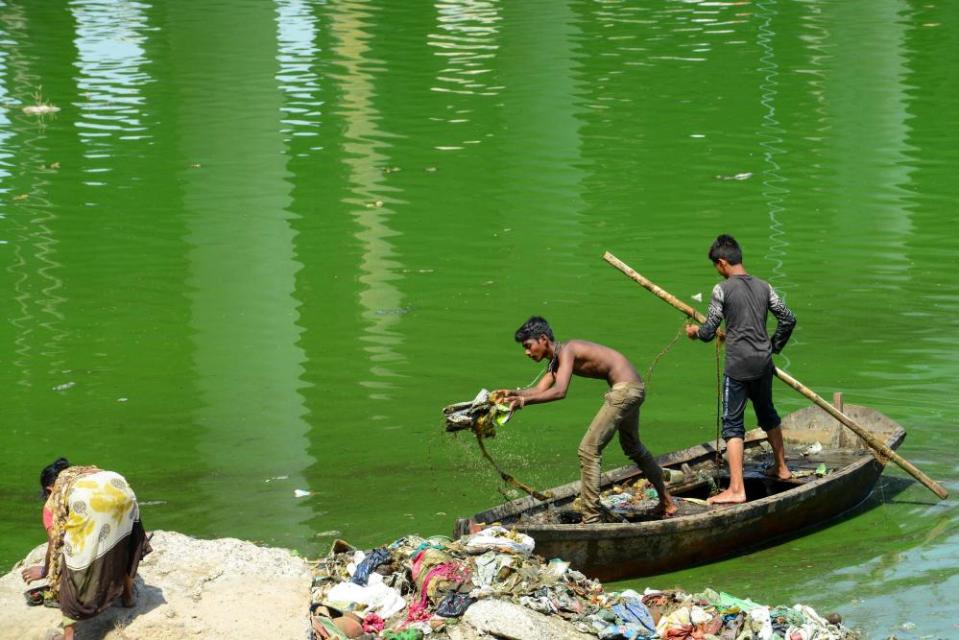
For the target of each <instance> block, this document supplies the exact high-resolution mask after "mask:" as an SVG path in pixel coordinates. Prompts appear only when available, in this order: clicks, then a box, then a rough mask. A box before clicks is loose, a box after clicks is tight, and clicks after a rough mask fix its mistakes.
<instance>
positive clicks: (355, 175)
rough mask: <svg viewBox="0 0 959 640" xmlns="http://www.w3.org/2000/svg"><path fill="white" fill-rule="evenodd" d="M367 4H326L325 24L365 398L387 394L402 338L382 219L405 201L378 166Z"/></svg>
mask: <svg viewBox="0 0 959 640" xmlns="http://www.w3.org/2000/svg"><path fill="white" fill-rule="evenodd" d="M372 11H373V8H372V7H369V6H367V5H364V4H359V3H354V2H343V3H337V4H336V5H334V6H333V7H331V8H330V27H331V29H332V31H333V34H334V37H335V44H334V45H333V52H334V54H335V55H336V58H337V61H338V64H339V66H340V67H342V68H343V73H338V74H336V75H335V80H336V81H337V82H338V83H339V85H340V90H341V92H342V96H341V99H340V103H339V105H338V113H337V115H338V116H339V117H341V118H342V119H343V122H344V125H345V131H344V140H343V143H342V144H343V152H344V162H345V163H346V165H347V167H348V168H349V181H350V183H351V186H352V188H351V193H350V196H349V197H348V198H347V199H346V200H345V201H344V202H345V203H346V204H347V205H348V206H349V208H350V215H352V216H353V217H354V218H355V219H356V221H357V223H358V224H359V226H360V227H361V230H360V231H359V232H357V233H356V238H357V239H358V240H359V241H360V245H361V247H362V257H361V262H360V265H359V271H360V276H359V280H360V282H361V283H362V284H363V289H362V290H361V291H360V292H359V303H360V306H361V307H362V309H363V314H362V317H363V321H364V324H365V326H364V334H365V335H364V336H363V337H362V338H361V340H362V341H363V342H364V343H365V345H366V346H365V347H364V351H365V352H366V354H367V358H368V361H369V373H370V376H371V377H370V378H369V379H367V380H364V381H362V382H361V384H362V385H363V386H364V387H366V388H367V389H369V398H370V399H371V400H390V399H392V397H393V396H392V394H391V389H393V388H394V382H393V380H391V378H395V377H396V376H398V375H399V374H398V373H397V372H396V371H394V369H393V368H392V365H394V364H395V363H397V362H401V361H403V360H404V357H403V356H402V355H401V354H400V353H399V351H397V347H398V346H399V345H400V344H401V343H402V342H403V334H402V333H401V332H400V331H399V330H398V326H397V325H398V324H399V323H400V314H397V313H383V311H389V310H398V309H401V308H403V306H404V305H403V293H402V292H401V291H400V289H399V288H398V287H397V286H396V284H395V282H396V281H398V280H401V279H402V278H403V275H402V273H401V271H402V264H401V263H400V262H399V260H398V257H397V255H396V250H395V249H394V247H393V244H392V242H391V240H390V238H391V237H393V236H396V235H397V234H398V232H397V231H394V230H393V229H392V228H391V227H390V224H389V221H390V218H391V217H392V216H393V215H394V213H395V211H396V210H397V208H399V207H402V206H403V205H404V204H406V203H405V202H404V201H403V200H402V199H401V198H400V197H398V195H397V194H396V190H395V188H393V187H390V186H388V185H387V184H386V179H385V172H388V171H390V170H392V167H393V165H392V163H391V159H390V156H389V154H388V153H387V150H388V149H389V146H390V145H389V143H387V142H386V140H385V138H386V137H387V136H386V135H385V134H384V132H382V131H381V130H380V125H379V120H380V114H379V113H378V112H377V109H376V106H375V104H374V98H375V97H376V86H375V82H374V74H375V73H376V72H377V71H379V70H380V69H381V63H380V62H379V61H377V60H374V59H371V58H369V57H368V54H369V50H370V46H369V39H370V34H369V30H370V22H372V21H373V20H374V17H373V15H374V14H373V13H371V12H372Z"/></svg>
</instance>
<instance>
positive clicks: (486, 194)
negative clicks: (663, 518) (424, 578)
mask: <svg viewBox="0 0 959 640" xmlns="http://www.w3.org/2000/svg"><path fill="white" fill-rule="evenodd" d="M957 57H959V9H957V7H956V5H955V4H954V3H948V2H943V1H941V0H931V1H924V0H919V1H918V2H904V1H891V0H888V1H887V0H880V1H878V2H870V3H867V2H863V1H861V0H852V1H831V2H825V1H824V2H817V1H801V0H789V1H772V0H771V1H766V2H746V1H741V2H711V1H702V2H692V1H675V0H672V1H658V2H652V3H640V2H625V1H618V0H598V1H592V2H589V1H586V0H572V1H570V2H541V1H526V0H524V1H521V2H496V1H484V0H475V1H467V2H453V1H449V2H444V1H438V2H435V3H408V2H386V1H382V0H377V1H375V2H348V1H344V2H330V3H324V2H310V1H305V0H276V1H274V2H267V1H258V2H253V1H250V0H240V1H234V2H226V1H225V0H197V1H194V2H181V1H171V2H148V1H143V2H132V1H124V0H115V1H109V0H101V1H92V0H76V1H73V2H56V1H51V2H39V1H29V0H27V1H22V2H7V1H4V2H2V3H0V106H2V109H0V267H2V268H0V291H2V299H3V322H2V324H0V327H2V328H0V364H2V366H0V388H2V389H3V394H2V416H3V418H2V423H3V426H2V429H0V452H2V455H3V459H4V464H3V473H2V474H0V563H2V565H3V566H4V567H5V568H7V567H9V566H10V565H12V563H14V562H15V561H16V560H17V559H19V558H21V557H22V556H23V555H24V554H25V553H26V551H27V550H28V549H30V548H31V547H32V546H33V545H35V544H38V543H39V542H41V541H42V539H43V531H42V528H41V525H40V503H39V502H38V500H37V492H38V489H39V487H38V484H37V478H38V475H39V471H40V469H41V468H42V467H43V466H44V465H45V464H48V463H49V462H51V461H52V460H53V459H54V458H56V457H57V456H60V455H65V456H67V457H69V458H70V459H71V460H72V461H74V462H77V463H94V464H97V465H99V466H102V467H105V468H110V469H115V470H117V471H119V472H121V473H123V474H124V475H125V476H126V477H127V478H129V479H130V481H131V483H132V484H133V485H134V487H135V489H136V491H137V494H138V496H139V498H140V501H141V504H142V513H143V519H144V522H145V524H146V526H147V528H148V529H153V528H162V529H174V530H178V531H182V532H185V533H189V534H193V535H197V536H206V537H219V536H235V537H240V538H247V539H252V540H256V541H259V542H262V543H264V544H270V545H280V546H288V547H293V548H296V549H298V550H300V551H301V552H302V553H304V554H306V555H311V556H315V555H319V554H321V553H324V552H325V550H326V549H327V548H328V545H329V544H330V542H331V541H332V540H333V539H334V538H335V537H343V538H346V539H348V540H350V541H351V542H353V543H354V544H357V545H359V546H372V545H376V544H381V543H385V542H389V541H391V540H393V539H395V538H397V537H399V536H401V535H403V534H406V533H411V532H418V533H420V534H423V535H430V534H449V533H451V528H452V524H453V520H454V518H455V517H456V516H458V515H468V514H471V513H474V512H476V511H480V510H482V509H484V508H487V507H488V506H491V505H492V504H495V503H497V502H499V501H501V500H502V496H501V495H500V494H499V493H498V488H499V487H500V483H499V481H498V478H497V476H496V475H495V474H494V473H493V472H492V470H491V469H490V468H489V467H488V465H487V464H486V463H485V462H484V461H483V460H482V459H481V458H480V457H479V455H478V451H477V449H476V446H475V442H473V441H471V440H470V438H466V437H464V438H459V439H456V438H452V437H449V436H447V435H446V434H445V433H443V432H442V428H441V420H440V409H441V407H442V406H443V405H445V404H447V403H450V402H455V401H460V400H465V399H469V398H471V397H472V396H473V395H474V394H475V393H476V392H477V391H478V390H479V389H480V388H481V387H491V388H492V387H499V386H519V385H523V384H526V383H527V382H528V381H529V380H530V379H532V378H533V377H534V376H535V375H536V374H537V372H538V369H539V368H538V367H537V366H536V365H534V364H533V363H531V362H530V361H529V360H527V359H525V358H524V357H523V354H522V352H521V349H520V348H519V347H518V346H517V345H516V344H515V343H514V342H513V340H512V334H513V331H514V330H515V329H516V327H517V326H519V324H521V323H522V322H523V321H524V320H525V319H526V318H527V317H528V316H529V315H531V314H542V315H544V316H546V317H547V318H548V319H549V320H550V322H551V323H552V324H553V326H554V327H555V329H556V331H557V333H558V337H559V338H561V339H564V338H570V337H579V338H586V339H591V340H595V341H599V342H603V343H607V344H610V345H611V346H614V347H616V348H619V349H620V350H622V351H623V352H625V353H626V354H628V355H629V356H630V357H631V358H632V359H633V360H634V361H635V362H636V364H637V366H638V368H639V369H640V370H643V371H644V370H645V369H646V367H647V366H648V365H649V364H650V363H651V362H652V360H653V358H654V357H655V356H656V354H658V353H659V352H660V350H662V349H663V347H664V346H665V345H666V344H667V343H668V342H669V341H670V340H671V339H672V337H673V336H674V335H675V334H676V332H677V330H678V329H679V328H680V325H681V324H682V318H681V316H680V314H678V313H677V312H676V311H674V310H672V309H670V308H669V307H668V306H666V305H665V304H663V303H662V302H660V301H658V300H656V299H655V298H654V297H653V296H651V295H649V294H648V293H646V292H645V291H643V290H642V289H640V288H639V287H638V286H636V285H634V284H633V283H631V282H629V281H628V280H627V279H625V278H624V277H623V276H622V275H621V274H619V273H618V272H616V271H614V270H613V269H612V268H611V267H609V266H608V265H606V264H605V263H604V262H603V261H602V260H601V256H602V254H603V251H605V250H609V251H612V252H613V253H615V254H616V255H618V256H619V257H620V258H622V259H623V260H625V261H626V262H628V263H630V264H631V265H632V266H633V267H635V268H636V269H637V270H639V271H640V272H642V273H644V274H645V275H647V276H649V277H650V278H652V279H653V280H654V281H656V282H657V283H659V284H660V285H662V286H663V287H665V288H666V289H668V290H670V291H672V292H674V293H676V294H677V295H678V296H679V297H681V298H683V299H684V300H686V301H688V302H691V303H693V301H692V299H691V296H693V295H695V294H697V293H702V294H703V296H704V297H705V298H706V299H708V296H709V291H710V289H711V288H712V286H713V285H714V284H715V282H716V279H717V276H716V274H715V272H714V271H713V269H712V266H711V264H710V263H709V261H708V260H707V259H706V251H707V249H708V246H709V244H710V242H711V241H712V239H713V238H714V237H715V236H716V235H717V234H718V233H722V232H728V233H732V234H734V235H735V236H737V238H738V239H739V240H740V242H741V243H742V244H743V247H744V251H745V264H746V266H747V268H748V269H749V270H750V271H751V272H753V273H755V274H756V275H759V276H761V277H764V278H767V279H768V280H770V282H771V283H772V284H773V285H774V286H775V287H776V288H777V289H778V290H779V291H780V292H781V293H782V294H783V295H784V297H785V298H786V300H787V302H788V303H789V305H790V306H791V307H792V309H793V310H794V311H795V312H796V315H797V317H798V319H799V323H798V328H797V330H796V332H795V334H794V337H793V339H792V341H791V342H790V344H789V346H788V347H787V349H786V351H785V353H784V354H783V355H782V356H780V358H779V360H778V364H779V365H780V366H781V367H783V368H784V369H786V370H788V371H790V372H791V373H792V374H793V375H794V376H795V377H797V378H798V379H800V380H801V381H803V382H804V383H805V384H807V385H809V386H811V387H813V388H814V389H816V390H817V391H819V392H820V394H822V395H824V396H830V395H831V393H832V392H833V391H835V390H841V391H843V392H844V393H845V398H846V401H847V402H851V403H857V404H864V405H868V406H871V407H873V408H875V409H878V410H880V411H882V412H884V413H886V414H887V415H889V416H890V417H892V418H893V419H895V420H897V421H899V422H900V423H901V424H902V425H903V426H904V427H905V428H906V429H907V431H908V432H909V436H908V438H907V440H906V442H905V444H904V445H903V446H902V448H901V449H900V452H901V453H902V454H903V455H904V456H905V457H906V458H908V459H910V460H911V461H913V462H914V463H915V464H917V465H918V466H919V467H921V468H922V469H923V470H924V471H925V472H926V473H928V474H929V475H930V476H932V477H933V478H935V479H937V480H939V481H940V482H941V483H943V485H944V486H946V488H948V489H949V490H951V492H952V494H953V496H954V497H953V498H951V499H950V500H947V501H944V502H940V501H938V500H937V499H936V498H935V497H934V496H933V494H932V493H930V492H929V491H927V490H926V489H925V488H923V487H922V486H920V485H918V484H917V483H915V482H913V481H911V480H909V479H908V476H906V475H905V474H903V473H902V472H900V471H899V470H898V469H895V468H890V469H888V470H887V471H886V473H885V475H884V479H883V480H882V482H881V483H880V485H879V487H878V488H877V491H876V492H875V494H874V496H873V498H872V499H871V500H870V501H869V504H868V505H867V506H866V508H865V509H863V510H862V512H861V513H859V515H857V516H855V517H853V518H848V519H845V520H844V521H842V522H839V523H837V524H834V525H832V526H829V527H827V528H824V529H821V530H819V531H817V532H815V533H813V534H811V535H807V536H805V537H801V538H798V539H794V540H792V541H788V542H785V543H782V544H778V545H775V546H771V547H769V548H766V549H764V550H761V551H758V552H755V553H752V554H749V555H745V556H741V557H738V558H734V559H731V560H728V561H725V562H722V563H717V564H713V565H709V566H704V567H698V568H693V569H689V570H685V571H682V572H679V573H675V574H670V575H665V576H656V577H651V578H646V579H642V580H637V581H629V582H624V583H619V584H617V585H615V586H626V585H628V586H632V587H635V588H642V587H645V586H652V587H662V588H666V587H672V586H682V587H684V588H686V589H688V590H697V589H700V588H702V587H704V586H712V587H714V588H717V589H723V590H727V591H730V592H732V593H735V594H738V595H740V596H744V597H745V596H749V597H752V598H754V599H756V600H758V601H761V602H769V603H778V602H784V603H792V602H804V603H808V604H811V605H813V606H815V607H817V608H819V609H822V610H827V611H831V610H837V611H839V612H840V613H842V614H843V615H844V616H845V619H846V621H847V622H849V623H851V624H852V625H854V626H859V627H860V628H862V629H864V630H865V631H866V632H867V636H868V637H883V638H885V637H888V636H889V635H891V634H893V633H895V634H896V635H897V637H898V638H900V639H903V638H955V637H959V626H957V625H959V606H957V604H956V603H957V598H956V592H957V590H959V508H957V507H956V498H955V496H956V495H959V466H957V463H956V457H955V454H954V447H955V446H956V441H957V439H956V434H957V424H959V350H957V347H956V344H957V342H959V320H957V313H959V276H957V273H956V268H957V262H959V261H957V256H959V233H957V231H956V229H955V225H954V221H955V218H956V213H955V206H956V202H957V199H959V180H957V179H956V174H957V172H959V64H957V62H959V60H957ZM37 94H39V96H40V99H41V100H42V101H44V102H48V103H49V104H52V105H56V106H57V107H59V108H60V111H59V112H58V113H56V114H55V115H53V116H47V117H42V118H41V117H37V116H31V115H26V114H24V113H23V111H22V108H23V107H24V106H26V105H30V104H34V103H35V102H36V100H37ZM694 304H695V303H694ZM699 306H700V307H701V308H704V307H705V304H702V305H699ZM603 391H604V385H603V384H602V383H601V382H596V381H585V380H575V381H574V383H573V384H572V386H571V388H570V393H569V396H568V397H567V399H566V400H564V401H563V402H560V403H556V404H553V405H547V406H542V407H539V406H537V407H534V408H531V409H529V410H527V411H524V412H523V413H521V414H519V415H518V416H517V417H516V419H515V420H514V421H512V422H511V423H510V424H509V425H508V426H507V427H506V428H505V429H504V431H503V432H502V434H501V435H500V437H498V438H497V439H496V440H493V441H491V442H490V449H491V452H492V454H493V455H494V456H495V457H496V458H497V459H498V460H499V461H500V462H501V463H502V465H503V466H504V467H506V468H507V469H509V470H510V471H512V472H514V473H515V474H516V475H517V476H518V477H519V478H521V479H523V480H525V481H527V482H529V483H531V484H533V485H535V486H537V487H540V488H542V487H548V486H551V485H555V484H559V483H561V482H567V481H570V480H574V479H576V478H578V462H577V458H576V445H577V443H578V441H579V438H580V436H581V434H582V432H583V430H584V429H585V426H586V424H587V423H588V421H589V419H590V418H591V417H592V414H593V413H594V412H595V410H596V409H597V407H598V405H599V402H600V400H601V395H602V393H603ZM775 393H776V399H777V404H778V406H779V408H780V410H781V411H782V412H788V411H791V410H795V409H799V408H801V407H803V406H805V401H804V400H803V399H802V398H801V397H800V396H798V395H797V394H796V393H794V392H793V391H791V390H790V389H788V388H786V387H785V386H783V385H779V386H777V387H776V391H775ZM748 415H749V417H751V414H748ZM714 417H715V362H714V358H713V350H712V348H711V347H710V346H707V345H702V344H695V343H691V342H689V341H686V340H685V339H684V340H682V341H680V342H678V343H677V344H676V345H675V346H674V347H673V349H672V350H671V351H670V352H669V354H668V355H667V356H666V357H665V358H664V359H663V360H662V361H661V362H660V364H659V365H658V366H657V368H656V371H655V376H654V377H653V379H652V381H651V384H650V389H649V396H648V399H647V402H646V404H645V405H644V409H643V420H642V427H641V431H642V434H643V439H644V441H645V442H646V443H647V444H648V445H649V446H650V448H651V449H652V450H653V451H654V452H655V453H662V452H664V451H667V450H671V449H678V448H683V447H686V446H690V445H692V444H694V443H698V442H701V441H704V440H708V439H710V438H712V437H713V436H714ZM625 462H626V459H625V458H624V456H623V455H622V453H621V452H620V451H618V447H616V445H615V444H614V445H613V446H611V447H610V449H609V450H608V453H607V455H606V460H605V464H606V467H607V468H611V467H613V466H618V465H620V464H624V463H625ZM296 489H299V490H303V491H310V492H312V494H311V495H310V496H308V497H304V498H294V490H296ZM903 625H905V626H903Z"/></svg>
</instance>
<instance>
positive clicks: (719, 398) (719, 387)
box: [716, 338, 723, 467]
mask: <svg viewBox="0 0 959 640" xmlns="http://www.w3.org/2000/svg"><path fill="white" fill-rule="evenodd" d="M721 350H722V340H720V339H718V338H717V339H716V466H717V467H722V466H723V454H722V453H720V452H719V439H720V437H721V436H722V421H723V372H722V357H721V356H720V351H721Z"/></svg>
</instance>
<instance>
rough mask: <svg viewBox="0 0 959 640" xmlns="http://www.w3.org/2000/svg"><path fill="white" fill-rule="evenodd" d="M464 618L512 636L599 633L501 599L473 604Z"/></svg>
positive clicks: (568, 637)
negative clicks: (581, 631)
mask: <svg viewBox="0 0 959 640" xmlns="http://www.w3.org/2000/svg"><path fill="white" fill-rule="evenodd" d="M463 622H464V623H466V624H468V625H469V626H471V627H473V628H474V629H476V630H477V631H479V632H480V633H483V634H488V635H493V636H496V637H497V638H508V639H509V640H596V636H593V635H587V634H585V633H580V632H579V631H576V629H574V628H573V625H572V624H570V623H569V622H567V621H565V620H563V619H562V618H557V617H551V616H547V615H544V614H542V613H539V612H538V611H533V610H532V609H527V608H526V607H522V606H520V605H518V604H513V603H512V602H505V601H501V600H480V601H479V602H477V603H475V604H473V605H472V606H471V607H470V608H469V609H467V610H466V613H465V614H463ZM451 635H452V634H451Z"/></svg>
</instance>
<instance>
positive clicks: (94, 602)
mask: <svg viewBox="0 0 959 640" xmlns="http://www.w3.org/2000/svg"><path fill="white" fill-rule="evenodd" d="M47 508H48V509H49V510H50V512H51V514H52V516H53V526H52V527H51V531H50V541H51V542H50V544H51V545H52V550H51V552H50V554H49V559H50V562H49V566H48V572H47V576H48V578H49V581H50V590H51V592H52V596H53V597H54V598H56V599H58V600H59V602H60V610H61V611H62V612H63V614H64V615H65V616H67V617H69V618H72V619H74V620H83V619H86V618H90V617H92V616H95V615H96V614H98V613H100V611H102V610H103V609H105V608H106V607H107V606H108V605H109V604H110V603H111V602H112V601H113V600H115V599H116V598H117V597H118V596H120V594H122V593H123V586H124V582H125V580H126V578H127V577H130V578H132V577H133V576H135V575H136V571H137V567H138V565H139V563H140V558H141V557H142V555H143V543H144V540H145V536H144V532H143V526H142V525H141V524H140V510H139V507H138V505H137V499H136V495H134V493H133V490H132V489H131V488H130V485H129V484H127V481H126V480H125V479H124V478H123V477H122V476H121V475H119V474H117V473H114V472H112V471H102V470H100V469H98V468H96V467H68V468H67V469H64V470H63V471H61V472H60V475H59V476H58V477H57V481H56V483H54V485H53V492H52V493H51V494H50V498H49V499H48V500H47Z"/></svg>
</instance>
